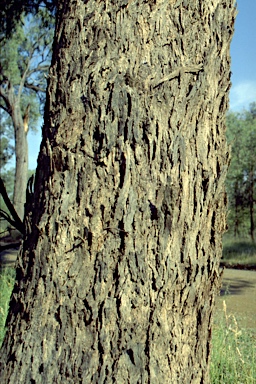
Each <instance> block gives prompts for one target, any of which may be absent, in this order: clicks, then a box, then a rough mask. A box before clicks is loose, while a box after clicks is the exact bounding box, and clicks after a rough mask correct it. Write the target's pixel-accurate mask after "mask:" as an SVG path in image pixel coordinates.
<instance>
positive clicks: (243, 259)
mask: <svg viewBox="0 0 256 384" xmlns="http://www.w3.org/2000/svg"><path fill="white" fill-rule="evenodd" d="M222 262H223V263H224V264H228V265H230V266H232V265H237V264H238V265H242V266H244V267H255V268H256V243H253V242H252V241H251V239H249V238H234V237H231V236H224V238H223V259H222Z"/></svg>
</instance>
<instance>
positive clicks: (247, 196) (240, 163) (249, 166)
mask: <svg viewBox="0 0 256 384" xmlns="http://www.w3.org/2000/svg"><path fill="white" fill-rule="evenodd" d="M227 139H228V142H229V143H230V144H231V146H232V158H231V164H230V168H229V172H228V175H227V180H226V186H227V193H228V200H229V216H228V220H229V227H230V228H231V229H232V231H233V233H234V235H235V236H236V235H239V234H242V235H246V234H248V233H251V236H253V233H252V232H253V231H254V228H252V226H253V223H252V220H253V217H251V216H252V211H253V206H254V204H255V201H256V188H255V182H256V168H255V164H256V151H255V148H256V103H252V104H251V105H250V108H249V110H248V111H244V112H243V113H234V112H229V114H228V115H227Z"/></svg>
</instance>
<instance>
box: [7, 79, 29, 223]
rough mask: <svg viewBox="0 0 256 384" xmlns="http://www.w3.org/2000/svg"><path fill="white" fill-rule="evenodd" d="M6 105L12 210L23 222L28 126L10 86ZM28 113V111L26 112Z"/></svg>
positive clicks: (17, 98) (26, 176) (17, 97)
mask: <svg viewBox="0 0 256 384" xmlns="http://www.w3.org/2000/svg"><path fill="white" fill-rule="evenodd" d="M7 95H8V104H9V108H10V110H11V117H12V122H13V128H14V137H15V161H16V162H15V180H14V192H13V205H14V208H15V210H16V212H17V214H18V216H19V217H20V219H21V220H22V221H23V218H24V205H25V202H26V188H27V178H28V143H27V129H26V127H28V124H26V122H25V121H24V120H23V117H22V114H21V109H20V99H19V97H20V96H19V94H18V95H17V96H16V95H15V93H14V89H13V87H12V85H11V84H10V85H9V89H8V93H7ZM28 112H29V111H28Z"/></svg>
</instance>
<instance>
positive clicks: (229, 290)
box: [216, 269, 256, 330]
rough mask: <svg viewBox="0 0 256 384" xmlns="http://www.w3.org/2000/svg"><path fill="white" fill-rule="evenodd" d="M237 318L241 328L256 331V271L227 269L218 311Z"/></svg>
mask: <svg viewBox="0 0 256 384" xmlns="http://www.w3.org/2000/svg"><path fill="white" fill-rule="evenodd" d="M224 300H225V302H226V306H227V313H228V314H230V315H231V314H232V315H234V316H235V318H236V320H237V322H238V325H239V326H240V327H241V328H251V329H254V330H255V329H256V271H248V270H240V269H225V270H224V274H223V282H222V288H221V291H220V296H219V297H218V298H217V302H216V311H217V312H223V301H224Z"/></svg>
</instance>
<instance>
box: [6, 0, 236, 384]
mask: <svg viewBox="0 0 256 384" xmlns="http://www.w3.org/2000/svg"><path fill="white" fill-rule="evenodd" d="M213 4H214V5H213ZM234 14H235V10H234V6H233V0H225V1H223V0H221V1H220V0H217V1H215V2H214V3H213V2H212V1H211V0H207V1H206V0H205V1H190V2H183V3H182V2H180V1H170V0H168V1H167V0H166V1H164V0H163V1H154V2H152V1H151V2H137V1H122V2H120V1H111V0H110V1H104V2H103V1H95V0H93V1H92V0H89V1H86V2H84V1H81V0H76V1H74V2H70V1H67V0H66V1H63V2H60V5H59V12H58V21H57V27H56V36H55V49H54V54H53V62H52V67H51V70H50V79H49V84H48V92H47V104H46V113H45V125H44V130H43V142H42V145H41V150H40V156H39V165H38V169H37V174H36V181H35V194H34V211H33V215H32V222H31V223H30V224H31V229H32V231H31V233H30V232H29V229H28V234H27V238H26V239H25V240H24V246H23V252H22V253H21V255H20V257H19V265H18V270H17V284H16V286H15V289H14V294H13V297H12V301H11V310H10V313H9V319H8V332H7V335H6V338H5V341H4V344H3V347H2V351H1V363H2V366H1V378H2V382H8V383H17V382H19V383H37V384H39V383H154V384H155V383H174V384H175V383H207V382H209V372H208V370H209V357H210V344H211V335H210V333H211V327H212V312H213V307H214V297H215V295H216V293H218V290H219V285H220V273H219V261H220V257H221V253H222V244H221V237H222V233H223V231H224V230H225V226H226V223H225V216H226V198H225V191H224V180H225V175H226V171H227V165H228V161H229V154H228V147H227V144H226V138H225V113H226V110H227V104H228V90H229V87H230V56H229V45H230V40H231V37H232V33H233V23H234ZM31 204H32V203H31Z"/></svg>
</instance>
